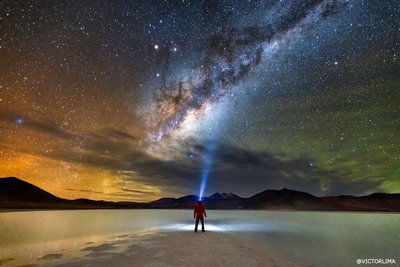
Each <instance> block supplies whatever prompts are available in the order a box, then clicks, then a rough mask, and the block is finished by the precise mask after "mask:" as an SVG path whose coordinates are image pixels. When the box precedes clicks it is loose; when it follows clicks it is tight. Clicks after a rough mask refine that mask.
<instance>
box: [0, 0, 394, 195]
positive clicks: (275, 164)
mask: <svg viewBox="0 0 400 267" xmlns="http://www.w3.org/2000/svg"><path fill="white" fill-rule="evenodd" d="M207 170H208V171H209V172H207ZM6 176H16V177H19V178H21V179H23V180H24V181H27V182H30V183H33V184H34V185H37V186H39V187H41V188H43V189H45V190H47V191H49V192H51V193H53V194H55V195H57V196H60V197H64V198H80V197H84V198H91V199H105V200H132V201H150V200H155V199H157V198H160V197H177V196H181V195H187V194H198V193H199V188H200V183H201V178H202V176H207V177H208V183H207V184H206V187H205V195H210V194H212V193H214V192H216V191H219V192H234V193H236V194H239V195H240V196H243V197H248V196H251V195H253V194H255V193H258V192H260V191H263V190H265V189H281V188H283V187H287V188H291V189H295V190H301V191H306V192H309V193H312V194H315V195H318V196H326V195H338V194H354V195H364V194H369V193H372V192H400V2H399V1H398V0H389V1H378V0H376V1H364V0H354V1H353V0H349V1H341V0H337V1H336V0H281V1H276V0H269V1H267V0H266V1H262V0H259V1H256V0H248V1H245V0H236V1H232V0H205V1H201V0H193V1H187V0H179V1H178V0H176V1H173V0H171V1H161V0H158V1H156V0H141V1H133V0H132V1H122V0H121V1H106V0H99V1H80V0H79V1H78V0H77V1H75V0H70V1H25V0H20V1H14V0H9V1H0V177H6Z"/></svg>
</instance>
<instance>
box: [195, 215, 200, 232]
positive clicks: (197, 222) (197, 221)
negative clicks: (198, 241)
mask: <svg viewBox="0 0 400 267" xmlns="http://www.w3.org/2000/svg"><path fill="white" fill-rule="evenodd" d="M198 225H199V217H196V226H195V227H194V231H195V232H197V226H198Z"/></svg>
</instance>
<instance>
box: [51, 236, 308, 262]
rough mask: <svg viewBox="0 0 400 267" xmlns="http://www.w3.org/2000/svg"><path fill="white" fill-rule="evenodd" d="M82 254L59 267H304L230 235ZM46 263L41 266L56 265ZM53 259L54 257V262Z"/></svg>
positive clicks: (152, 241) (149, 240) (159, 239)
mask: <svg viewBox="0 0 400 267" xmlns="http://www.w3.org/2000/svg"><path fill="white" fill-rule="evenodd" d="M82 252H84V253H83V255H82V256H81V257H79V258H75V259H71V260H69V261H68V262H66V263H63V264H61V265H59V266H305V265H304V264H301V263H299V262H296V261H295V260H293V259H290V258H289V257H288V256H285V255H280V254H278V253H277V252H274V251H273V250H271V249H270V248H268V247H265V246H262V245H259V244H255V243H252V242H250V241H248V240H245V239H241V238H238V237H235V236H234V235H233V233H223V232H212V231H207V232H205V233H201V232H199V233H194V232H192V231H163V232H150V233H145V234H143V235H140V236H138V235H126V236H120V237H118V238H116V239H115V240H113V241H110V242H106V243H102V244H88V246H87V247H86V248H84V249H83V250H82ZM48 258H49V260H48V261H47V262H46V261H44V262H43V264H46V263H47V264H51V265H53V264H56V262H55V261H53V262H52V259H51V258H52V257H51V255H49V256H48ZM55 258H56V256H54V260H56V259H55Z"/></svg>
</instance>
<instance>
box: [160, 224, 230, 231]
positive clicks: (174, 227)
mask: <svg viewBox="0 0 400 267" xmlns="http://www.w3.org/2000/svg"><path fill="white" fill-rule="evenodd" d="M204 228H205V230H206V231H207V230H210V231H216V232H224V231H226V230H225V229H224V228H222V227H219V226H215V225H212V224H207V225H205V227H204ZM163 229H166V230H172V231H174V230H184V231H194V224H172V225H168V226H166V227H164V228H163ZM198 229H199V230H201V225H199V227H198Z"/></svg>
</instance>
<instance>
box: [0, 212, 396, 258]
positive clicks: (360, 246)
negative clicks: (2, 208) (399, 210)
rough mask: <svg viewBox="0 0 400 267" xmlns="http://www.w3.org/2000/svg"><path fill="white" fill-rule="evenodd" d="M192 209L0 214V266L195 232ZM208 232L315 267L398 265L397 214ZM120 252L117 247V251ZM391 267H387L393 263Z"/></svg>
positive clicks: (223, 221) (284, 216)
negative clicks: (369, 262)
mask: <svg viewBox="0 0 400 267" xmlns="http://www.w3.org/2000/svg"><path fill="white" fill-rule="evenodd" d="M192 215H193V212H192V211H191V210H72V211H24V212H0V264H3V265H21V264H43V265H48V264H56V263H57V264H58V263H65V262H68V259H70V258H75V257H80V256H82V253H84V252H85V249H86V248H87V247H88V246H91V245H93V244H102V242H104V241H105V240H110V239H113V240H116V241H118V240H120V241H121V244H123V242H122V241H123V239H124V237H125V235H127V234H129V235H130V236H134V237H136V236H137V239H138V240H140V236H141V235H144V234H146V233H149V232H156V231H193V217H192ZM207 215H208V218H206V230H208V231H219V232H225V233H227V234H231V235H235V236H238V237H240V238H244V239H246V240H248V241H249V242H254V243H261V244H263V245H268V246H270V247H272V248H274V249H276V250H278V251H279V252H283V253H285V254H287V255H289V256H291V257H293V258H296V259H298V260H299V261H300V262H304V263H306V264H310V265H314V266H353V265H354V266H355V265H357V264H356V260H357V259H369V258H373V259H375V258H376V259H394V260H395V261H396V265H399V264H400V214H378V213H339V212H272V211H216V210H210V211H207ZM120 249H121V250H122V249H123V246H121V247H120ZM391 266H393V265H391Z"/></svg>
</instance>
